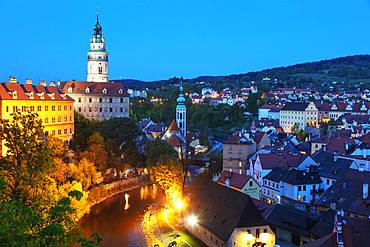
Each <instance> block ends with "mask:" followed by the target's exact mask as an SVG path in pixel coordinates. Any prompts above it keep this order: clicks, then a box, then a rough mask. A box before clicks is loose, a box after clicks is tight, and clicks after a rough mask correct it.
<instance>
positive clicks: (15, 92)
mask: <svg viewBox="0 0 370 247" xmlns="http://www.w3.org/2000/svg"><path fill="white" fill-rule="evenodd" d="M10 95H11V96H12V98H13V99H17V97H18V94H17V91H12V92H10Z"/></svg>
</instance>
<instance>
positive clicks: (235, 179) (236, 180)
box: [217, 171, 252, 189]
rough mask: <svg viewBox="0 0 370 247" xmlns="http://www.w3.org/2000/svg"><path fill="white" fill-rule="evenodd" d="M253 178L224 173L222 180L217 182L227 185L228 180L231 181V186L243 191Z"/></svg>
mask: <svg viewBox="0 0 370 247" xmlns="http://www.w3.org/2000/svg"><path fill="white" fill-rule="evenodd" d="M251 178H252V177H251V176H248V175H243V174H238V173H233V172H229V171H223V172H222V174H221V176H220V178H219V179H218V180H217V182H218V183H221V184H225V181H226V179H229V181H230V186H231V187H234V188H237V189H242V188H243V187H244V185H245V184H246V183H247V182H248V181H249V179H251Z"/></svg>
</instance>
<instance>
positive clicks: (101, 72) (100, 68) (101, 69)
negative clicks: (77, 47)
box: [99, 67, 103, 75]
mask: <svg viewBox="0 0 370 247" xmlns="http://www.w3.org/2000/svg"><path fill="white" fill-rule="evenodd" d="M99 74H100V75H101V74H103V68H102V67H99Z"/></svg>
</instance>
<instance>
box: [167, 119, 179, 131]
mask: <svg viewBox="0 0 370 247" xmlns="http://www.w3.org/2000/svg"><path fill="white" fill-rule="evenodd" d="M167 131H180V129H179V127H178V126H177V124H176V121H175V120H172V122H171V124H170V126H168V129H167Z"/></svg>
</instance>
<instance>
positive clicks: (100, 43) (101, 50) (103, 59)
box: [87, 13, 108, 82]
mask: <svg viewBox="0 0 370 247" xmlns="http://www.w3.org/2000/svg"><path fill="white" fill-rule="evenodd" d="M93 30H94V32H93V34H92V36H91V39H90V50H89V52H88V53H87V60H88V61H87V81H92V82H108V52H107V51H106V49H105V39H104V36H103V31H102V27H101V26H100V23H99V14H98V13H97V14H96V24H95V26H94V29H93Z"/></svg>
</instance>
